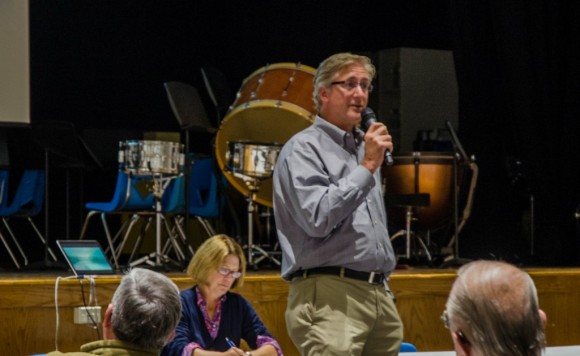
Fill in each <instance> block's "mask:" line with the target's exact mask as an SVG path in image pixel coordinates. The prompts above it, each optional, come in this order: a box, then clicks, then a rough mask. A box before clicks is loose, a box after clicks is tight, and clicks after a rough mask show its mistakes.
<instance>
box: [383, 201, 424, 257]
mask: <svg viewBox="0 0 580 356" xmlns="http://www.w3.org/2000/svg"><path fill="white" fill-rule="evenodd" d="M391 199H392V198H391ZM396 200H398V204H393V205H394V206H397V205H398V206H400V207H404V208H405V211H406V213H405V229H404V230H400V231H398V232H397V233H396V234H394V235H393V236H391V241H393V240H395V239H396V238H397V237H399V236H405V237H406V241H405V255H403V257H405V258H406V259H407V260H410V259H411V237H415V239H416V240H417V241H419V244H420V245H421V248H422V249H423V251H424V252H425V256H427V260H428V261H429V262H430V261H431V259H432V258H431V253H430V252H429V248H428V247H427V245H425V242H423V239H421V236H419V235H418V234H417V233H415V232H412V231H411V222H412V221H413V209H414V208H416V207H421V206H429V204H430V197H429V194H426V193H417V194H400V195H398V196H397V197H396ZM415 220H416V219H415Z"/></svg>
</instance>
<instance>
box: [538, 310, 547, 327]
mask: <svg viewBox="0 0 580 356" xmlns="http://www.w3.org/2000/svg"><path fill="white" fill-rule="evenodd" d="M538 312H539V313H540V320H542V327H543V328H544V329H545V328H546V323H547V322H548V317H547V316H546V313H544V311H543V310H542V309H538Z"/></svg>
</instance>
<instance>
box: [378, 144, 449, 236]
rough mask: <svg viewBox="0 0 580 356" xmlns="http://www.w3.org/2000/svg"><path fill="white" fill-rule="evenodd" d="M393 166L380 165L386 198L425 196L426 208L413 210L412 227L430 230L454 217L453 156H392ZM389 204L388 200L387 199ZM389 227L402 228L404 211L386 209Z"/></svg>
mask: <svg viewBox="0 0 580 356" xmlns="http://www.w3.org/2000/svg"><path fill="white" fill-rule="evenodd" d="M393 160H394V164H393V165H392V166H386V165H383V168H382V176H383V181H384V184H385V195H386V196H388V195H389V194H390V195H398V194H417V193H427V194H429V197H430V204H429V206H425V207H417V208H415V209H414V217H415V218H416V219H417V220H416V221H414V222H413V224H414V225H416V226H419V227H422V228H427V229H433V228H436V227H438V226H439V225H440V224H441V223H444V222H446V221H449V219H451V218H452V216H453V160H454V156H453V154H452V153H447V152H445V153H438V152H412V153H406V154H401V155H397V156H393ZM387 200H388V199H387ZM387 209H388V221H389V224H391V223H392V224H394V225H395V226H399V227H401V226H403V227H404V226H405V209H403V208H401V207H397V206H391V207H389V206H387Z"/></svg>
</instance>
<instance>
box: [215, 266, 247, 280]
mask: <svg viewBox="0 0 580 356" xmlns="http://www.w3.org/2000/svg"><path fill="white" fill-rule="evenodd" d="M218 272H219V274H221V275H222V276H224V277H227V276H232V277H234V278H235V279H238V278H240V277H241V276H242V272H239V271H231V270H229V269H227V268H225V267H220V268H218Z"/></svg>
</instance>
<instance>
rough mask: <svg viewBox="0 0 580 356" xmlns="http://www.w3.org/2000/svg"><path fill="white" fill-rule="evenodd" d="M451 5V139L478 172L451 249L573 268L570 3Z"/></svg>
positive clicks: (576, 102) (578, 5)
mask: <svg viewBox="0 0 580 356" xmlns="http://www.w3.org/2000/svg"><path fill="white" fill-rule="evenodd" d="M451 8H452V15H451V17H452V22H453V26H454V29H453V33H454V40H455V45H454V48H455V50H454V55H455V61H456V68H457V80H458V86H459V112H460V121H459V122H460V128H461V130H460V133H461V135H460V137H461V139H462V140H463V141H464V142H463V144H464V146H466V150H467V151H468V153H473V154H474V155H475V156H476V158H477V160H478V166H479V168H480V179H479V181H478V190H477V193H476V200H477V201H478V202H477V209H476V210H474V213H473V215H472V219H471V221H470V224H468V225H467V226H466V230H468V232H465V233H464V234H463V235H464V236H465V239H466V240H468V241H465V240H464V241H463V244H462V245H460V246H465V248H466V249H473V250H472V251H471V252H470V251H466V253H472V254H473V255H477V257H497V258H502V259H512V260H515V261H522V262H525V261H526V260H525V258H531V261H532V262H537V263H547V264H577V263H578V262H580V259H579V251H580V248H579V245H580V243H579V235H578V230H577V223H578V220H577V218H575V212H576V211H577V209H578V204H579V201H580V199H579V198H580V192H579V186H580V177H579V173H578V172H579V171H580V169H579V168H580V167H579V163H580V159H579V157H578V154H579V153H580V144H579V142H580V139H579V137H580V132H579V130H578V127H579V126H580V125H579V124H578V121H579V118H580V97H579V93H580V41H579V40H578V39H579V38H580V26H579V23H580V2H577V1H554V0H525V1H524V0H519V1H517V0H513V1H512V0H509V1H505V0H480V1H471V0H452V6H451ZM531 196H533V204H532V203H531V199H530V197H531ZM532 206H533V209H532V208H531V207H532ZM532 213H533V219H532ZM532 220H533V222H534V223H533V225H532V223H531V221H532Z"/></svg>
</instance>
